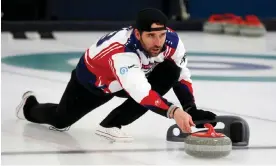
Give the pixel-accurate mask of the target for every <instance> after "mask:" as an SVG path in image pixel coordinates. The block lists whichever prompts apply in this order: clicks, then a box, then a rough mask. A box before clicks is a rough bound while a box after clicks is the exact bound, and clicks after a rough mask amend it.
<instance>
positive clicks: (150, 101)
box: [140, 90, 169, 110]
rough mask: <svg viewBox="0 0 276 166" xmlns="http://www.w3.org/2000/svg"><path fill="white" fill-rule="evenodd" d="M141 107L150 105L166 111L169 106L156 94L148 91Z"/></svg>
mask: <svg viewBox="0 0 276 166" xmlns="http://www.w3.org/2000/svg"><path fill="white" fill-rule="evenodd" d="M140 104H141V105H151V106H155V107H158V108H161V109H164V110H168V109H169V106H168V105H167V104H166V103H165V102H164V101H163V100H162V99H161V98H160V96H159V95H158V94H157V92H155V91H153V90H150V91H149V94H148V96H146V97H145V98H143V100H142V101H141V102H140Z"/></svg>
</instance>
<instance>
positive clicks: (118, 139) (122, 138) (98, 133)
mask: <svg viewBox="0 0 276 166" xmlns="http://www.w3.org/2000/svg"><path fill="white" fill-rule="evenodd" d="M95 134H96V135H98V136H101V137H104V138H106V139H108V140H111V141H113V142H132V141H133V139H131V138H129V137H116V136H113V135H110V134H108V133H105V132H102V131H100V130H96V132H95Z"/></svg>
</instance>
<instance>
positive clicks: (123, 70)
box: [120, 67, 128, 75]
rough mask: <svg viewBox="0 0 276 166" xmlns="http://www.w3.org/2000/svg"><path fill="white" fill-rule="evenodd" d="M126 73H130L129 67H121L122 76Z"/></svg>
mask: <svg viewBox="0 0 276 166" xmlns="http://www.w3.org/2000/svg"><path fill="white" fill-rule="evenodd" d="M126 72H128V69H127V67H121V68H120V73H121V74H122V75H124V74H125V73H126Z"/></svg>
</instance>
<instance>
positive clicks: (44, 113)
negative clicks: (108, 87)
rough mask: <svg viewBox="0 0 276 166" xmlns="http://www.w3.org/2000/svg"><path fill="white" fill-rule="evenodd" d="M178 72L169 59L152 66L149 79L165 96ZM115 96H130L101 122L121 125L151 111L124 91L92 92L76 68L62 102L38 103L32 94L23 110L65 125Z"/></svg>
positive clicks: (32, 116) (31, 117) (41, 120)
mask: <svg viewBox="0 0 276 166" xmlns="http://www.w3.org/2000/svg"><path fill="white" fill-rule="evenodd" d="M179 75H180V68H179V67H177V66H176V65H175V64H174V62H172V61H169V60H166V61H164V62H162V63H160V64H158V65H157V66H156V67H155V68H154V69H153V71H152V72H151V73H150V75H149V76H148V81H149V83H150V84H151V86H152V89H153V90H155V91H157V92H158V93H159V94H160V95H162V96H163V95H165V94H166V93H167V92H168V91H169V90H170V89H171V88H172V86H173V85H174V84H175V83H176V82H177V80H178V78H179ZM114 96H118V97H126V98H127V100H126V101H125V102H124V103H122V104H121V105H120V106H118V107H117V108H115V109H114V110H112V111H111V112H110V114H109V115H108V116H107V117H106V118H105V119H104V120H103V121H102V122H101V123H100V125H101V126H103V127H119V128H120V127H121V126H124V125H128V124H130V123H132V122H133V121H135V120H136V119H138V118H139V117H141V116H142V115H144V114H145V113H146V112H147V111H148V109H147V108H145V107H143V106H141V105H140V104H139V103H137V102H136V101H135V100H133V99H132V98H131V97H130V96H128V95H127V93H125V92H124V91H119V92H117V93H115V94H112V95H96V94H93V93H91V92H90V91H89V90H87V89H86V88H85V87H84V86H82V85H81V84H80V83H79V82H78V80H77V77H76V71H75V70H73V71H72V73H71V79H70V81H69V83H68V84H67V87H66V89H65V91H64V93H63V95H62V98H61V100H60V102H59V104H53V103H38V101H37V100H36V98H34V97H30V98H29V99H28V100H27V101H26V104H25V106H24V114H25V117H26V119H27V120H29V121H31V122H34V123H41V124H49V125H52V126H54V127H55V128H58V129H62V128H66V127H69V126H71V125H72V124H74V123H75V122H77V121H78V120H79V119H81V118H82V117H83V116H85V115H86V114H87V113H89V112H91V111H92V110H94V109H96V108H97V107H99V106H101V105H102V104H104V103H106V102H107V101H109V100H110V99H112V98H113V97H114Z"/></svg>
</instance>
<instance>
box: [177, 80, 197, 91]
mask: <svg viewBox="0 0 276 166" xmlns="http://www.w3.org/2000/svg"><path fill="white" fill-rule="evenodd" d="M180 83H182V84H184V85H186V86H187V87H188V89H189V91H190V92H191V93H192V94H193V93H194V91H193V87H192V83H190V82H188V81H185V80H181V81H180Z"/></svg>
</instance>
